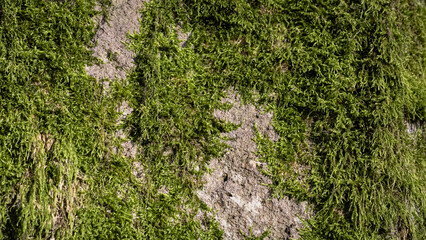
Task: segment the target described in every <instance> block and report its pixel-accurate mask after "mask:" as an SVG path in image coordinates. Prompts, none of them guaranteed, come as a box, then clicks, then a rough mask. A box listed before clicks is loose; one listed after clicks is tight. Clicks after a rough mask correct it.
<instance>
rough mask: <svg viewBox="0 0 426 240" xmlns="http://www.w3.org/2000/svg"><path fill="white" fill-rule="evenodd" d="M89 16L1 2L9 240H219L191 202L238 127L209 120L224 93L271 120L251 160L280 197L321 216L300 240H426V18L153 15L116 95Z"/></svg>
mask: <svg viewBox="0 0 426 240" xmlns="http://www.w3.org/2000/svg"><path fill="white" fill-rule="evenodd" d="M99 3H100V4H103V6H104V8H103V9H104V10H105V11H107V10H108V7H111V1H99ZM94 6H95V1H89V0H73V1H42V0H32V1H29V0H18V1H10V0H0V78H1V82H0V196H2V198H0V239H27V238H37V239H44V238H49V237H51V236H55V238H57V239H62V238H77V239H80V238H85V239H86V238H111V239H147V238H149V239H220V238H222V234H223V233H222V231H221V230H220V228H219V225H218V223H217V222H216V221H214V219H213V218H211V217H207V214H206V213H207V212H208V211H209V209H208V208H207V206H206V205H205V204H204V203H202V202H201V201H200V200H199V199H198V198H197V196H196V194H195V191H196V190H197V189H199V188H200V187H201V186H202V182H201V177H202V176H203V174H205V173H206V172H208V171H209V170H208V169H207V164H208V162H209V160H210V159H212V158H213V157H220V156H221V154H222V153H223V150H224V148H225V147H226V146H224V144H222V143H221V139H220V136H219V133H221V132H224V131H229V130H232V129H234V128H235V127H236V126H232V125H229V124H225V123H223V122H221V121H219V120H217V119H215V118H214V117H213V115H212V113H213V110H214V109H216V108H222V109H225V108H227V107H229V106H225V105H223V104H221V103H220V101H219V100H220V99H221V97H223V96H224V94H225V93H224V91H223V90H225V89H227V88H228V87H234V88H235V89H237V90H238V91H239V92H240V93H241V94H242V96H243V98H244V100H245V101H251V102H255V97H254V96H253V90H256V92H257V93H258V94H259V98H257V100H256V102H257V103H258V104H264V105H265V106H267V107H268V109H270V110H274V113H275V116H274V127H275V130H276V131H277V133H278V134H279V135H280V139H279V141H278V142H276V143H274V142H271V141H270V140H269V139H267V138H266V137H263V136H261V135H260V134H258V136H257V139H256V140H257V142H258V145H259V153H258V154H259V156H260V157H261V158H262V159H263V161H265V162H267V163H268V169H267V170H265V171H264V174H266V175H268V176H270V177H271V178H272V179H273V184H272V185H271V186H270V187H271V188H272V189H273V192H274V194H275V196H277V197H283V196H286V195H287V196H291V197H294V198H296V199H299V200H306V201H308V202H310V203H311V204H312V205H313V208H314V209H313V210H314V211H315V216H314V217H313V218H312V219H309V220H307V221H306V224H305V226H306V227H305V229H304V230H302V232H301V234H302V237H303V238H304V239H389V238H391V239H403V238H407V239H424V238H425V234H426V233H425V232H426V230H425V227H424V226H425V219H426V211H425V210H426V209H425V208H426V204H425V202H426V199H425V195H424V192H425V190H426V189H425V184H424V182H425V180H426V179H425V176H426V173H425V167H426V166H425V161H424V159H425V157H426V153H425V149H426V146H425V143H426V141H425V138H426V136H425V132H426V131H425V129H424V127H420V131H418V132H417V133H416V134H414V135H413V134H409V133H407V123H420V124H423V126H424V123H425V118H426V84H425V72H424V69H425V65H426V61H425V59H426V51H425V50H424V48H425V46H426V43H425V41H426V26H425V23H426V7H425V3H424V1H423V2H422V1H408V0H404V1H369V2H354V1H331V0H330V1H322V2H316V3H315V4H314V3H312V2H311V1H292V0H287V1H279V0H268V1H267V0H264V1H244V0H237V1H225V0H223V1H207V0H203V1H197V2H196V3H194V2H193V1H186V0H168V1H150V2H149V3H145V5H144V8H143V10H142V16H143V18H142V20H141V28H140V33H138V34H135V35H133V36H131V40H132V43H131V46H130V47H131V49H132V50H133V51H134V52H135V54H136V60H135V65H136V68H135V70H134V71H133V72H132V73H131V74H130V75H129V77H128V79H127V80H108V81H110V82H111V84H110V86H111V89H110V90H109V94H108V95H105V94H104V93H103V88H102V84H101V82H98V81H97V80H95V79H93V78H91V77H89V76H87V74H86V73H85V71H84V68H85V66H86V65H87V64H93V63H94V61H95V59H93V58H92V57H91V53H90V51H88V50H87V47H88V46H90V41H91V39H92V37H93V35H94V31H95V25H94V23H93V22H92V21H91V17H93V16H94V15H95V14H104V15H105V14H106V12H105V11H103V12H102V13H99V12H95V11H93V10H92V9H93V7H94ZM178 25H179V26H180V27H181V29H182V30H183V31H185V32H191V38H190V39H188V41H187V43H186V45H185V47H184V48H182V47H180V46H179V40H178V37H177V32H176V26H178ZM109 55H110V57H111V58H113V57H114V54H113V53H111V54H109ZM123 100H127V101H128V102H130V104H131V106H132V107H133V109H134V111H133V113H132V115H131V116H130V117H129V119H127V121H126V123H125V124H124V125H123V126H118V125H117V124H116V123H117V118H118V113H117V112H116V109H117V107H118V106H119V104H120V103H121V102H122V101H123ZM120 128H127V129H128V130H129V131H130V133H131V134H130V135H131V139H132V140H133V141H134V142H136V143H138V144H139V146H140V149H139V151H138V155H137V157H136V159H134V160H133V159H128V158H124V157H121V156H120V152H121V151H122V147H121V146H120V144H121V142H122V141H124V140H120V139H116V138H114V137H113V135H114V133H115V132H116V131H118V130H119V129H120ZM114 148H115V149H117V152H116V153H115V152H114V151H113V149H114ZM134 161H136V162H139V163H140V164H141V168H142V169H143V172H144V174H145V176H144V177H143V178H142V179H139V178H137V177H136V176H134V175H133V173H132V169H133V167H132V166H133V164H134V163H133V162H134ZM295 169H298V171H294V170H295ZM300 174H302V176H300ZM199 212H200V213H201V215H204V217H201V218H202V219H203V224H201V222H200V220H197V218H195V215H197V213H199ZM242 227H243V226H242ZM266 234H267V233H265V235H266ZM247 238H256V236H249V237H247Z"/></svg>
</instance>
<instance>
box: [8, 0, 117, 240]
mask: <svg viewBox="0 0 426 240" xmlns="http://www.w3.org/2000/svg"><path fill="white" fill-rule="evenodd" d="M94 5H95V1H89V0H75V1H44V0H1V1H0V239H30V238H31V239H33V238H35V239H46V238H51V237H55V238H57V239H62V238H69V237H72V236H73V237H77V238H78V234H77V233H78V232H81V231H85V229H90V225H89V224H87V223H88V220H87V219H85V218H84V217H85V216H86V215H87V211H85V207H87V206H92V205H95V206H98V208H99V206H102V208H103V209H105V208H106V206H107V205H106V204H105V203H104V202H105V201H104V200H103V199H102V198H100V197H99V196H94V194H93V195H89V194H87V192H88V191H91V190H93V189H102V187H101V186H102V185H101V184H105V185H107V186H108V184H110V185H112V184H111V183H110V182H109V179H106V177H108V175H106V174H108V173H109V172H107V171H106V170H108V169H109V168H111V167H109V166H110V165H112V163H111V162H114V161H113V160H112V159H113V158H112V157H111V158H108V157H107V154H106V152H107V151H108V149H110V148H111V147H110V146H108V145H112V143H108V141H107V139H108V136H109V135H111V134H112V133H113V132H114V131H116V128H117V127H116V126H115V121H116V119H117V117H118V114H117V113H116V111H115V109H116V107H117V104H118V103H119V101H118V100H119V97H118V96H119V95H120V94H118V93H117V94H115V95H117V96H114V95H110V96H105V95H103V94H102V85H101V84H100V83H99V82H97V81H96V80H95V79H93V78H91V77H89V76H88V75H87V74H86V73H85V65H87V64H90V63H91V62H92V61H93V59H92V57H91V52H90V51H88V50H87V49H88V47H89V46H90V45H89V44H90V41H91V40H92V38H93V36H94V33H95V31H94V29H95V25H94V23H93V22H92V20H91V19H92V17H93V16H95V14H99V13H98V12H95V11H94V10H93V7H94ZM120 161H121V160H116V161H115V162H120ZM121 162H123V161H121ZM121 164H122V163H121ZM117 169H119V168H118V167H117ZM120 177H122V176H120ZM100 179H102V180H103V181H100ZM92 196H93V197H92ZM90 197H92V198H90ZM102 204H104V205H102ZM102 214H103V212H101V213H99V214H98V215H97V216H96V219H97V221H100V222H105V220H104V219H107V216H105V214H104V215H102ZM86 236H87V235H86ZM83 237H84V235H83Z"/></svg>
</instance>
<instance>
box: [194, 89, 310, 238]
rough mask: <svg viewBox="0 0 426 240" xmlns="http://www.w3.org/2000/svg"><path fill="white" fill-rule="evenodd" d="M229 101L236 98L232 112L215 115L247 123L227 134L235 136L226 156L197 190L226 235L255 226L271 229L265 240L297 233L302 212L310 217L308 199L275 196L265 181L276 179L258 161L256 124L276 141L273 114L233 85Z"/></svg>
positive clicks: (213, 165)
mask: <svg viewBox="0 0 426 240" xmlns="http://www.w3.org/2000/svg"><path fill="white" fill-rule="evenodd" d="M224 101H227V102H231V103H233V104H234V105H233V107H232V108H231V109H230V110H229V111H227V112H224V111H215V113H214V115H215V117H217V118H219V119H223V120H226V121H231V122H233V123H237V124H238V123H242V125H241V127H240V128H238V129H237V130H234V131H232V132H229V133H227V134H225V136H227V137H229V138H231V140H229V141H228V142H227V143H228V144H229V146H230V149H228V151H227V152H226V154H225V156H224V157H223V159H220V160H217V159H216V160H214V161H212V162H211V163H210V166H209V167H210V168H212V169H213V170H214V172H213V173H212V174H211V175H206V176H204V179H203V180H204V181H205V182H206V183H205V185H204V188H203V189H202V190H201V191H198V193H197V194H198V196H199V198H200V199H201V200H202V201H204V202H205V203H206V204H207V205H208V206H209V207H211V208H212V209H213V210H214V211H217V215H216V219H217V220H218V221H219V223H220V225H221V226H222V227H223V229H224V231H225V235H224V236H225V239H243V237H244V236H243V234H244V235H246V236H250V235H251V234H250V228H252V233H253V235H254V236H261V235H262V233H263V232H265V231H266V230H267V229H268V228H270V229H269V231H270V234H269V235H268V237H267V238H266V239H290V238H298V236H299V235H298V230H297V228H300V227H302V224H301V221H300V219H299V217H302V218H307V217H308V213H306V212H305V210H306V203H301V204H297V203H296V202H295V201H293V200H289V199H282V200H277V199H274V198H272V197H271V192H270V190H269V188H268V187H267V186H264V185H263V184H268V183H271V180H270V179H268V178H267V177H265V176H263V175H262V174H261V173H260V172H259V171H258V169H257V166H259V165H261V163H260V162H258V161H256V155H255V152H256V151H257V146H256V143H255V142H254V141H253V139H254V137H255V131H254V127H253V125H254V124H255V123H256V125H257V127H258V130H259V131H260V132H261V133H262V134H266V135H268V137H269V138H270V139H271V140H273V141H276V140H277V139H278V135H277V134H276V133H275V132H274V130H273V128H272V126H271V124H270V122H271V119H272V113H262V110H260V109H256V107H255V106H253V105H242V104H241V102H240V99H239V96H238V94H237V93H235V92H234V91H232V90H231V91H229V93H228V97H227V98H226V99H224ZM241 232H242V233H243V234H241Z"/></svg>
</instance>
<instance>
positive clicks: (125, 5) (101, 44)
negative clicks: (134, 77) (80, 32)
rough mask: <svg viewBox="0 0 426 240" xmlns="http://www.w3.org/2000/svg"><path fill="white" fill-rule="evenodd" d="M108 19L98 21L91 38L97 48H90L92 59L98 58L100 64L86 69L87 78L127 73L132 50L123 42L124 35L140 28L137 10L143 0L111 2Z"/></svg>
mask: <svg viewBox="0 0 426 240" xmlns="http://www.w3.org/2000/svg"><path fill="white" fill-rule="evenodd" d="M112 2H113V7H112V9H111V11H110V15H109V20H108V21H106V20H105V19H98V22H99V29H98V32H97V33H96V35H95V37H94V39H93V40H94V41H95V42H96V41H97V45H96V46H95V47H94V48H93V49H92V50H93V56H95V57H97V58H100V59H101V60H102V61H103V64H100V65H93V66H89V67H87V68H86V71H87V72H88V73H89V75H91V76H93V77H95V78H97V79H103V78H109V79H114V78H116V77H117V78H125V77H126V71H128V70H130V69H131V68H132V67H133V57H134V54H133V52H132V51H130V50H129V49H127V47H126V45H125V44H124V43H127V42H128V39H127V36H126V35H127V33H130V34H132V33H134V32H137V31H138V29H139V21H138V19H139V15H140V14H139V9H140V7H142V4H143V2H144V1H142V0H113V1H112Z"/></svg>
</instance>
